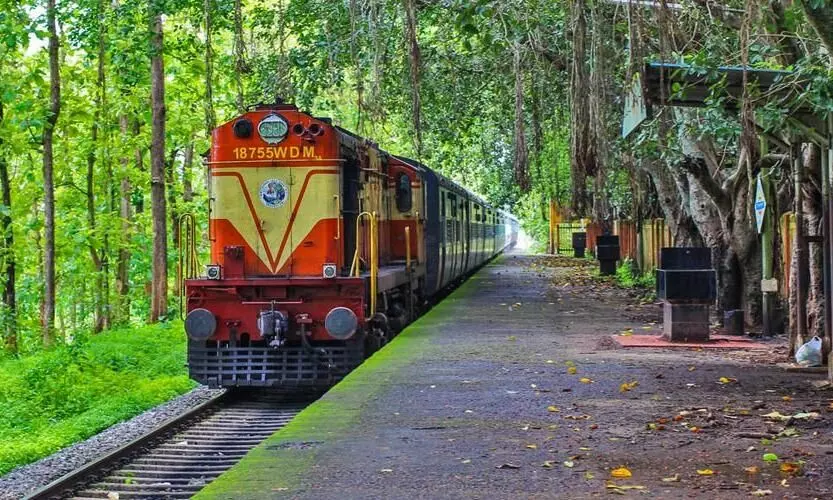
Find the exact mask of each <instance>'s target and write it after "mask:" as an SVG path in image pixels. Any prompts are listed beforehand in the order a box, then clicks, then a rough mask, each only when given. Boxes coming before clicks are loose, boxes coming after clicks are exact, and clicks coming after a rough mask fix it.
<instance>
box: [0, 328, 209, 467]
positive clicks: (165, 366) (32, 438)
mask: <svg viewBox="0 0 833 500" xmlns="http://www.w3.org/2000/svg"><path fill="white" fill-rule="evenodd" d="M194 385H195V384H194V383H193V382H192V381H190V380H189V379H188V375H187V370H186V368H185V335H184V334H183V330H182V324H181V323H179V322H173V323H167V324H160V325H154V326H146V327H141V328H124V329H117V330H111V331H108V332H106V333H104V334H101V335H96V336H93V337H85V338H78V339H75V342H73V343H72V344H70V345H66V346H61V347H58V348H56V349H53V350H50V351H45V352H40V353H38V354H34V355H31V356H27V357H24V358H20V359H7V360H5V361H2V362H0V408H3V411H2V412H0V475H2V474H4V473H6V472H8V471H9V470H11V469H12V468H14V467H16V466H19V465H22V464H26V463H29V462H33V461H35V460H37V459H39V458H42V457H44V456H46V455H49V454H51V453H54V452H56V451H58V450H59V449H61V448H63V447H65V446H67V445H69V444H72V443H74V442H76V441H79V440H82V439H85V438H87V437H89V436H91V435H93V434H95V433H97V432H99V431H101V430H102V429H105V428H107V427H109V426H111V425H113V424H115V423H117V422H120V421H122V420H125V419H128V418H130V417H132V416H134V415H136V414H138V413H140V412H142V411H144V410H146V409H148V408H150V407H153V406H155V405H158V404H160V403H162V402H164V401H166V400H168V399H170V398H171V397H173V396H176V395H178V394H181V393H183V392H186V391H188V390H189V389H191V388H192V387H193V386H194Z"/></svg>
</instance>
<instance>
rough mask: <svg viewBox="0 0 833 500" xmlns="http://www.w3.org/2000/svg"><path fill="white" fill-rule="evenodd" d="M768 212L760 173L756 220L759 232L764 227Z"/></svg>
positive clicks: (756, 192) (756, 196) (756, 199)
mask: <svg viewBox="0 0 833 500" xmlns="http://www.w3.org/2000/svg"><path fill="white" fill-rule="evenodd" d="M765 213H766V196H765V194H764V185H763V183H762V182H761V176H760V175H758V188H757V189H756V190H755V222H757V223H758V233H760V232H761V230H762V229H763V227H764V214H765Z"/></svg>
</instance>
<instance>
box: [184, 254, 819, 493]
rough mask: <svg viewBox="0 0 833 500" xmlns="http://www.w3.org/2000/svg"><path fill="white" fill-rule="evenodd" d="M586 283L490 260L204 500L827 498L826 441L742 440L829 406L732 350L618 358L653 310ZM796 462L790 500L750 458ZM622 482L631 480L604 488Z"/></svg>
mask: <svg viewBox="0 0 833 500" xmlns="http://www.w3.org/2000/svg"><path fill="white" fill-rule="evenodd" d="M553 266H560V267H557V268H553ZM592 272H593V269H592V267H587V266H586V264H585V263H584V262H583V261H582V260H580V259H570V260H569V261H564V260H563V259H556V258H552V257H528V256H520V255H507V256H504V257H501V258H499V259H498V260H496V261H495V262H494V263H492V264H490V265H488V266H486V267H485V268H483V269H482V270H481V271H479V272H478V273H477V274H476V275H475V276H473V277H472V278H471V279H470V280H469V281H468V282H467V283H465V284H464V285H463V286H462V287H461V288H459V289H458V290H457V291H455V292H454V293H453V294H452V295H450V296H449V297H448V298H447V299H446V300H445V301H444V302H442V303H441V304H439V305H438V306H437V307H435V308H434V309H433V310H432V311H430V312H429V313H428V314H427V315H425V316H423V317H422V318H421V319H420V320H419V321H417V322H416V323H415V324H413V325H412V326H410V327H409V328H408V329H407V330H406V331H405V332H403V333H402V334H401V335H400V336H399V337H397V338H396V339H395V340H394V341H393V342H392V343H391V344H389V345H388V346H386V347H385V348H384V349H383V350H382V351H380V352H379V353H377V354H376V355H375V356H373V357H372V358H371V359H370V360H368V361H367V362H366V363H365V364H363V365H362V366H361V367H359V368H358V369H356V370H355V371H354V372H353V373H352V374H350V375H349V376H348V377H347V378H346V379H345V380H344V381H343V382H342V383H340V384H339V385H337V386H336V387H335V388H333V389H332V390H331V391H330V392H329V393H327V394H326V395H325V396H323V397H322V398H321V399H320V400H318V401H317V402H316V403H315V404H313V405H312V406H311V407H309V408H308V409H307V410H305V411H304V412H302V413H301V414H300V415H299V416H298V417H297V418H296V419H295V420H294V421H293V422H291V423H290V424H289V425H288V426H286V427H285V428H284V429H283V430H281V431H280V432H278V433H276V434H275V435H273V436H272V437H271V438H269V439H268V440H267V441H266V442H264V443H263V444H261V445H260V446H259V447H258V448H256V449H255V450H253V451H252V452H251V453H249V454H248V455H247V456H246V457H245V458H244V459H243V460H242V461H241V462H240V463H239V464H238V465H237V466H235V467H234V468H233V469H231V470H230V471H229V472H227V473H226V474H224V475H223V476H221V477H220V478H219V479H218V480H216V481H215V482H213V483H211V484H209V485H208V486H207V487H206V488H205V489H204V490H203V491H202V492H201V493H200V494H199V495H198V497H197V498H201V499H209V498H210V499H237V500H239V499H272V498H293V499H295V498H300V499H316V500H319V499H338V500H343V499H445V498H455V499H456V498H481V499H519V498H524V499H526V498H564V499H581V498H599V497H608V496H609V493H610V492H611V491H613V492H619V493H623V494H625V495H626V496H627V497H637V496H638V497H644V498H708V499H714V498H726V499H735V498H748V497H749V495H750V493H751V492H752V491H753V490H755V489H758V488H763V489H772V490H773V491H778V492H779V495H782V494H787V493H789V494H791V495H793V496H794V497H796V498H813V497H818V498H833V481H831V475H833V456H831V455H825V452H824V450H825V449H830V447H831V446H832V445H833V440H831V435H830V433H829V432H826V431H825V433H824V434H823V435H822V434H819V435H818V436H816V437H813V431H812V430H807V431H806V432H805V430H803V429H799V436H796V437H791V438H788V439H778V440H774V441H773V443H772V444H771V445H762V444H761V443H760V439H758V440H748V439H740V440H739V438H737V436H736V433H739V432H763V431H766V430H767V429H768V428H770V427H771V422H768V421H767V420H766V418H765V417H764V415H765V414H767V413H769V412H773V411H779V412H780V413H781V414H784V415H788V414H792V413H795V412H796V411H800V410H812V409H817V408H820V407H819V406H818V405H824V406H826V405H827V403H826V402H824V401H821V400H820V399H818V396H816V395H815V394H813V393H811V392H810V391H809V390H808V384H807V377H808V376H807V375H805V374H798V373H787V372H785V371H783V370H780V369H778V368H777V367H774V366H761V365H758V364H753V363H750V362H744V361H738V360H732V359H726V357H725V356H727V355H728V353H730V352H734V351H726V350H701V351H694V350H670V349H642V350H640V349H621V348H616V346H615V345H612V342H611V340H610V335H611V334H614V333H617V332H621V331H623V330H628V329H630V330H634V329H635V330H636V331H647V329H649V328H654V329H656V328H657V324H658V322H659V316H660V315H659V312H660V310H659V308H657V307H656V306H653V305H652V304H649V305H641V306H640V305H639V299H638V298H636V297H635V295H633V294H632V293H631V292H629V291H626V290H621V289H616V288H613V287H611V286H608V285H606V284H604V283H602V284H601V285H600V284H599V283H598V278H592V276H591V274H592ZM651 324H653V325H654V326H653V327H651ZM643 328H645V329H646V330H642V329H643ZM739 352H740V351H739ZM786 397H789V401H787V399H785V398H786ZM820 401H821V402H820ZM814 405H815V406H814ZM818 411H820V412H822V413H824V410H823V409H820V410H818ZM681 415H686V416H685V417H684V418H683V417H682V416H681ZM825 415H826V414H825ZM675 416H676V419H672V417H675ZM656 422H666V423H664V424H661V426H662V427H663V428H664V430H658V428H657V427H656V424H655V425H654V428H652V427H651V425H650V424H651V423H656ZM796 425H797V426H799V427H800V426H801V425H803V423H798V424H796ZM813 425H816V426H818V425H821V424H820V423H819V422H815V423H813ZM666 427H667V428H666ZM817 429H821V427H817ZM817 434H818V433H817ZM750 445H754V446H755V447H756V451H755V452H754V453H749V452H747V451H746V450H747V449H748V447H749V446H750ZM825 447H827V448H825ZM799 448H800V449H801V450H802V452H805V453H806V455H802V456H801V457H800V460H802V463H803V465H802V468H803V470H804V471H806V472H808V474H807V476H806V477H791V478H788V479H789V489H785V488H784V487H783V486H781V485H780V483H781V481H782V479H783V477H782V475H781V474H779V472H778V464H775V465H774V466H768V465H767V464H764V463H763V462H762V461H761V458H760V457H761V453H766V452H770V451H771V452H773V453H776V454H777V455H778V456H779V457H784V459H785V460H786V459H788V458H790V457H793V455H795V453H796V452H795V451H794V450H795V449H799ZM810 453H813V455H812V456H811V455H810ZM752 465H754V466H757V467H759V468H761V470H762V475H761V476H760V477H759V478H758V479H757V480H755V481H751V480H750V479H749V477H748V474H747V473H746V472H744V467H748V466H752ZM618 467H627V468H628V470H629V471H631V472H632V477H631V478H628V479H612V478H611V473H612V470H614V469H616V468H618ZM767 467H768V468H767ZM769 469H772V470H769ZM698 470H712V471H714V474H712V475H709V476H706V475H701V474H699V473H698V472H697V471H698ZM675 475H676V476H677V477H678V481H673V482H668V481H663V479H664V478H668V477H674V476H675ZM614 487H615V488H620V487H621V488H622V489H621V490H616V489H615V488H614ZM626 487H634V489H627V488H626ZM640 488H641V489H640ZM804 495H809V496H804ZM773 498H774V497H773ZM779 498H780V496H779Z"/></svg>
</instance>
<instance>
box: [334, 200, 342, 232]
mask: <svg viewBox="0 0 833 500" xmlns="http://www.w3.org/2000/svg"><path fill="white" fill-rule="evenodd" d="M333 198H335V202H336V237H335V239H336V240H340V239H341V197H340V196H339V195H337V194H334V195H333Z"/></svg>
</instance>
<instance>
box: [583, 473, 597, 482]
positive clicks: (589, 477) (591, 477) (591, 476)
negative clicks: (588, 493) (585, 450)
mask: <svg viewBox="0 0 833 500" xmlns="http://www.w3.org/2000/svg"><path fill="white" fill-rule="evenodd" d="M594 477H596V476H594V475H593V473H592V472H589V471H588V472H585V473H584V479H587V480H588V481H589V480H591V479H593V478H594Z"/></svg>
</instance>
